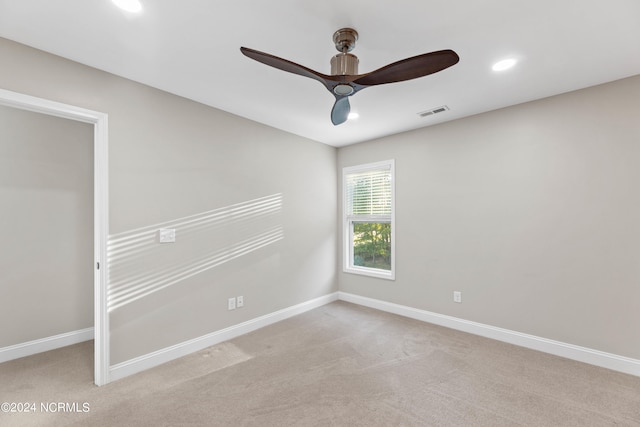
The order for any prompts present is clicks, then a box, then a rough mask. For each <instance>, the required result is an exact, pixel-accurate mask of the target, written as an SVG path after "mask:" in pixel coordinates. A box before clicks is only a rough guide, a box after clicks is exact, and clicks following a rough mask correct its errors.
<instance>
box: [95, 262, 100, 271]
mask: <svg viewBox="0 0 640 427" xmlns="http://www.w3.org/2000/svg"><path fill="white" fill-rule="evenodd" d="M96 269H97V270H100V263H99V262H97V263H96Z"/></svg>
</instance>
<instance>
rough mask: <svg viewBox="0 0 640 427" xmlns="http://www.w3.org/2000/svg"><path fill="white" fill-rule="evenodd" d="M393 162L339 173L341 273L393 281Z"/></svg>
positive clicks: (351, 168) (350, 168)
mask: <svg viewBox="0 0 640 427" xmlns="http://www.w3.org/2000/svg"><path fill="white" fill-rule="evenodd" d="M393 178H394V161H393V160H387V161H384V162H378V163H370V164H366V165H360V166H351V167H347V168H344V169H343V171H342V185H343V194H344V204H343V212H344V215H343V216H344V229H343V231H344V233H343V235H344V239H345V249H344V254H345V256H344V271H345V272H348V273H358V274H365V275H368V276H375V277H382V278H385V279H391V280H393V279H394V278H395V270H394V265H395V261H394V257H395V254H394V233H395V230H394V185H393Z"/></svg>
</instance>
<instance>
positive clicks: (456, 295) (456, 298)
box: [453, 291, 462, 303]
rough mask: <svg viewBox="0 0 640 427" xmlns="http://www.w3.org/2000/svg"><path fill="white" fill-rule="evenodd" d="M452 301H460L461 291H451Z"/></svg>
mask: <svg viewBox="0 0 640 427" xmlns="http://www.w3.org/2000/svg"><path fill="white" fill-rule="evenodd" d="M453 302H458V303H461V302H462V292H460V291H453Z"/></svg>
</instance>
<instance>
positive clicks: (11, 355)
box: [0, 328, 93, 363]
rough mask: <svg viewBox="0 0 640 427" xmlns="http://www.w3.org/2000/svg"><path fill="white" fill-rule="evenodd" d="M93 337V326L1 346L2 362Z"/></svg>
mask: <svg viewBox="0 0 640 427" xmlns="http://www.w3.org/2000/svg"><path fill="white" fill-rule="evenodd" d="M92 339H93V328H87V329H81V330H79V331H73V332H67V333H64V334H59V335H54V336H52V337H47V338H41V339H39V340H33V341H28V342H24V343H21V344H16V345H11V346H9V347H3V348H0V363H2V362H8V361H9V360H14V359H19V358H21V357H26V356H31V355H33V354H37V353H42V352H44V351H49V350H55V349H56V348H60V347H66V346H68V345H72V344H78V343H81V342H84V341H89V340H92Z"/></svg>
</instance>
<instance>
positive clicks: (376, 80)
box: [353, 50, 460, 86]
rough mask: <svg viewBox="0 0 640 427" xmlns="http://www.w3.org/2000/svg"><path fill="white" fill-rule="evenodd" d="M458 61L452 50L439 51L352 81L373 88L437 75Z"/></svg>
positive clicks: (385, 67)
mask: <svg viewBox="0 0 640 427" xmlns="http://www.w3.org/2000/svg"><path fill="white" fill-rule="evenodd" d="M458 61H460V57H459V56H458V54H457V53H455V52H454V51H452V50H439V51H436V52H430V53H425V54H423V55H418V56H413V57H411V58H407V59H403V60H402V61H398V62H394V63H392V64H389V65H386V66H384V67H382V68H378V69H377V70H375V71H372V72H370V73H367V74H362V75H361V77H358V78H357V79H355V80H354V81H353V83H356V84H358V85H362V86H374V85H381V84H385V83H395V82H402V81H405V80H411V79H416V78H418V77H423V76H427V75H429V74H433V73H437V72H438V71H442V70H444V69H445V68H449V67H451V66H452V65H455V64H457V63H458Z"/></svg>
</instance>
